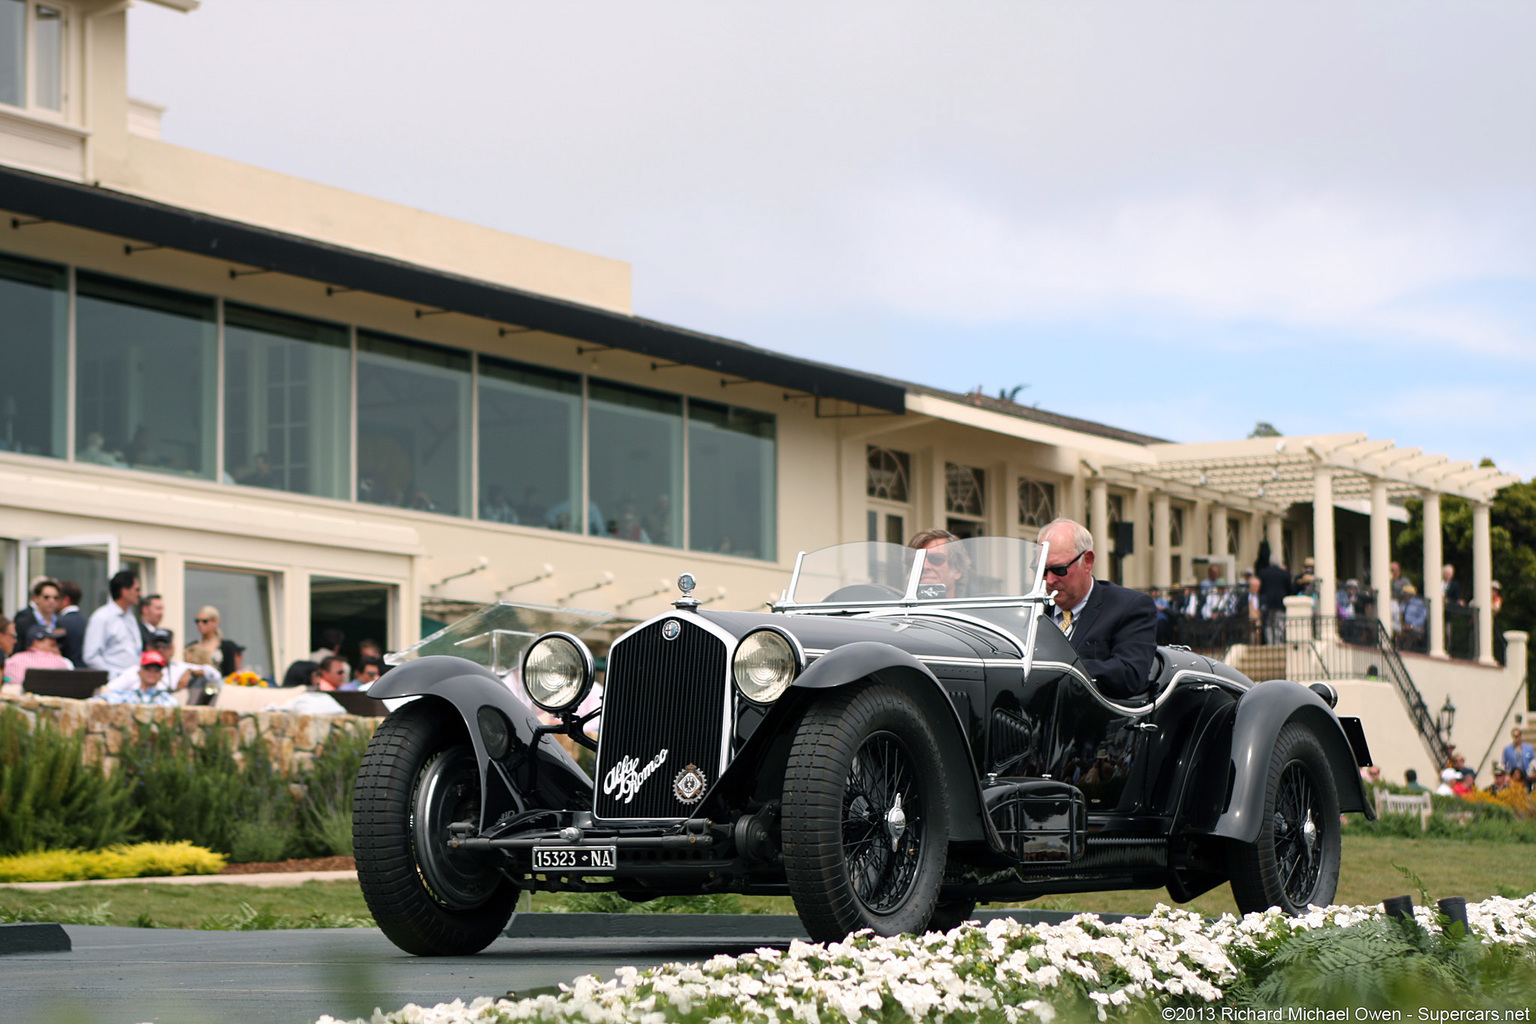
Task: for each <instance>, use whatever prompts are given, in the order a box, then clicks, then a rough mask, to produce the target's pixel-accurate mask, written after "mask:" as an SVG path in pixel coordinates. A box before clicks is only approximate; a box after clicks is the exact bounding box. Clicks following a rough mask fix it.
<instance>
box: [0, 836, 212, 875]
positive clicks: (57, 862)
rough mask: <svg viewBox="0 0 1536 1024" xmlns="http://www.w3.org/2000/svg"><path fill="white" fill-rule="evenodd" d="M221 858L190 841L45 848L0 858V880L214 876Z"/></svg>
mask: <svg viewBox="0 0 1536 1024" xmlns="http://www.w3.org/2000/svg"><path fill="white" fill-rule="evenodd" d="M224 863H225V858H224V857H223V856H221V855H219V854H217V853H214V852H212V851H211V850H205V849H202V848H201V847H197V846H193V845H192V844H191V843H187V842H181V843H139V844H137V845H134V846H112V847H109V848H107V849H105V850H47V851H40V852H36V853H20V854H14V855H12V856H9V857H0V882H73V881H79V880H82V879H90V878H150V877H163V876H166V875H214V874H218V872H219V870H220V869H221V868H223V867H224Z"/></svg>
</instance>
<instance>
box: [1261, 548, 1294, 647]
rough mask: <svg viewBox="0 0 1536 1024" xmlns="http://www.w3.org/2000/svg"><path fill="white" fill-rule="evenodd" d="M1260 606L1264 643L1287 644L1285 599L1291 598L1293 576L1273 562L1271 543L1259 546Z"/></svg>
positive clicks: (1283, 567)
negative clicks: (1262, 617) (1262, 614)
mask: <svg viewBox="0 0 1536 1024" xmlns="http://www.w3.org/2000/svg"><path fill="white" fill-rule="evenodd" d="M1258 568H1259V571H1258V580H1259V605H1260V607H1261V609H1262V610H1263V613H1264V642H1265V643H1266V644H1278V643H1284V642H1285V599H1286V598H1287V597H1290V596H1291V574H1290V573H1288V572H1286V571H1285V566H1283V565H1281V564H1280V563H1278V562H1276V561H1274V560H1273V558H1272V556H1271V554H1270V550H1269V542H1268V541H1262V542H1260V544H1259V559H1258Z"/></svg>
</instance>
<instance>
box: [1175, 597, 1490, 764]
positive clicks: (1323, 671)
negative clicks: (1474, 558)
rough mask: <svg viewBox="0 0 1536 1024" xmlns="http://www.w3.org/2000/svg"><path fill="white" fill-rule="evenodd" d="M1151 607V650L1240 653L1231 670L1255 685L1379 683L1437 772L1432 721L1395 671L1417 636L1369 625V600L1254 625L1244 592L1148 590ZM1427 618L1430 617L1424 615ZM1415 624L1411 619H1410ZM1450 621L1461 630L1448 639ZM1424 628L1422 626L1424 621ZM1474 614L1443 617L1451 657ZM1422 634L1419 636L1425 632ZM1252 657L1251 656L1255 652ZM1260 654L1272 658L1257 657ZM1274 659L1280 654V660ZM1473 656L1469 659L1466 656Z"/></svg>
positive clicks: (1441, 749) (1437, 738)
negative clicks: (1395, 699)
mask: <svg viewBox="0 0 1536 1024" xmlns="http://www.w3.org/2000/svg"><path fill="white" fill-rule="evenodd" d="M1149 593H1151V594H1152V596H1153V599H1154V600H1155V601H1156V602H1157V606H1158V624H1157V630H1158V633H1157V642H1158V643H1160V644H1182V645H1183V646H1185V647H1188V648H1190V649H1191V650H1194V651H1197V652H1199V653H1201V654H1205V655H1207V656H1210V657H1215V658H1221V659H1225V658H1226V657H1227V656H1228V653H1229V651H1230V650H1231V648H1232V647H1234V646H1236V645H1238V644H1245V645H1247V646H1248V648H1249V650H1248V651H1247V653H1246V655H1245V657H1244V659H1242V660H1243V661H1244V662H1245V664H1244V665H1242V666H1239V667H1241V668H1245V669H1247V670H1248V671H1249V672H1250V674H1251V675H1254V677H1255V678H1256V679H1259V678H1286V679H1292V680H1295V681H1297V682H1312V681H1315V680H1334V679H1380V680H1385V681H1387V682H1390V683H1391V684H1392V685H1393V686H1394V687H1395V688H1396V690H1397V692H1398V694H1399V696H1401V697H1402V700H1403V704H1404V706H1405V707H1406V708H1407V710H1408V715H1409V717H1410V718H1411V719H1412V720H1413V724H1414V728H1415V729H1416V730H1417V731H1418V733H1419V736H1420V737H1421V738H1422V739H1423V741H1424V743H1425V745H1426V746H1427V747H1428V748H1429V749H1430V750H1431V751H1433V752H1434V754H1435V757H1436V758H1437V759H1438V760H1439V763H1440V764H1445V763H1446V759H1447V758H1448V756H1449V753H1450V751H1449V749H1448V747H1447V746H1446V740H1445V737H1444V736H1443V735H1442V734H1441V732H1440V730H1439V728H1438V726H1437V723H1436V721H1435V716H1434V713H1433V712H1431V711H1430V709H1429V707H1428V706H1427V705H1426V704H1425V703H1424V696H1423V694H1421V693H1420V692H1419V688H1418V686H1416V685H1415V684H1414V682H1413V676H1412V675H1410V674H1409V672H1408V668H1407V666H1406V665H1404V664H1403V659H1402V655H1401V654H1400V648H1399V644H1398V641H1399V639H1401V638H1405V637H1406V639H1407V640H1408V641H1409V642H1408V643H1407V644H1405V645H1404V646H1403V647H1402V648H1401V650H1419V649H1422V648H1421V647H1420V646H1418V645H1421V644H1427V641H1424V640H1421V639H1420V636H1421V634H1420V633H1419V632H1418V631H1403V630H1399V631H1398V633H1397V635H1395V636H1394V634H1393V631H1392V630H1391V629H1389V628H1388V627H1386V626H1384V625H1383V624H1382V623H1381V621H1380V620H1379V619H1378V618H1377V617H1376V601H1375V594H1374V593H1373V592H1371V591H1370V590H1366V589H1363V588H1356V589H1355V590H1354V591H1353V592H1352V593H1350V592H1346V593H1345V595H1344V596H1343V597H1341V598H1340V599H1339V601H1338V603H1337V605H1336V612H1337V613H1342V614H1337V613H1336V614H1332V615H1316V614H1314V615H1312V616H1310V617H1306V618H1302V619H1299V620H1297V619H1288V618H1286V617H1285V616H1284V615H1279V616H1277V617H1274V618H1271V620H1270V621H1269V623H1268V625H1267V626H1266V624H1265V621H1264V620H1263V619H1262V617H1259V618H1256V617H1255V616H1253V615H1252V614H1251V613H1250V611H1249V602H1248V590H1247V588H1246V587H1241V586H1210V587H1205V588H1200V587H1174V588H1170V589H1168V590H1157V589H1154V590H1151V591H1149ZM1430 613H1431V614H1433V609H1430ZM1414 618H1415V619H1416V616H1415V617H1414ZM1452 621H1455V622H1459V623H1462V624H1463V625H1462V626H1461V627H1460V629H1461V631H1460V632H1457V633H1456V634H1455V635H1454V640H1455V642H1456V643H1455V646H1454V647H1453V645H1452V641H1453V635H1452V629H1451V623H1452ZM1426 622H1427V620H1426ZM1476 625H1477V619H1476V609H1475V608H1465V607H1458V608H1456V609H1455V611H1454V613H1453V615H1450V616H1447V629H1446V634H1447V636H1446V640H1447V643H1446V646H1447V648H1448V649H1449V650H1452V651H1455V652H1456V653H1454V654H1453V656H1454V657H1466V656H1467V654H1466V652H1467V651H1468V650H1469V648H1468V646H1467V631H1468V630H1470V632H1471V643H1472V645H1473V647H1472V650H1473V651H1475V644H1476ZM1425 632H1427V630H1426V631H1425ZM1255 649H1257V650H1255ZM1260 651H1269V652H1273V653H1270V654H1260V653H1259V652H1260ZM1281 651H1283V652H1284V656H1283V658H1282V657H1281V653H1280V652H1281ZM1473 656H1475V654H1474V655H1473Z"/></svg>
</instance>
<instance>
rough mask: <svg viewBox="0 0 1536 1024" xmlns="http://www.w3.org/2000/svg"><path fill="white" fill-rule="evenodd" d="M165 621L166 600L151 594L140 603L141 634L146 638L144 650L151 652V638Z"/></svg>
mask: <svg viewBox="0 0 1536 1024" xmlns="http://www.w3.org/2000/svg"><path fill="white" fill-rule="evenodd" d="M164 619H165V599H164V598H162V597H161V596H160V595H159V594H150V595H149V596H148V597H146V598H145V599H144V600H142V601H140V602H139V632H140V633H141V634H142V635H143V637H144V649H145V650H146V651H147V650H149V638H150V636H151V635H152V634H153V633H154V631H155V630H157V629H159V628H160V623H161V622H162V621H163V620H164Z"/></svg>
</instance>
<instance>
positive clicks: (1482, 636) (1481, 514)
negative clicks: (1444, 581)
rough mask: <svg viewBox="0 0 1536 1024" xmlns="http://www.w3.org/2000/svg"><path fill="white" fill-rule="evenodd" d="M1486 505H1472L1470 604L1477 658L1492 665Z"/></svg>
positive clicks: (1490, 547)
mask: <svg viewBox="0 0 1536 1024" xmlns="http://www.w3.org/2000/svg"><path fill="white" fill-rule="evenodd" d="M1489 511H1490V509H1489V505H1488V503H1487V502H1486V501H1478V502H1474V503H1473V504H1472V603H1473V604H1474V605H1476V606H1477V660H1478V661H1479V662H1480V663H1481V664H1484V665H1496V664H1498V662H1496V661H1495V660H1494V658H1493V542H1492V539H1491V538H1490V536H1489V530H1488V527H1489V515H1488V513H1489Z"/></svg>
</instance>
